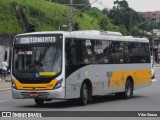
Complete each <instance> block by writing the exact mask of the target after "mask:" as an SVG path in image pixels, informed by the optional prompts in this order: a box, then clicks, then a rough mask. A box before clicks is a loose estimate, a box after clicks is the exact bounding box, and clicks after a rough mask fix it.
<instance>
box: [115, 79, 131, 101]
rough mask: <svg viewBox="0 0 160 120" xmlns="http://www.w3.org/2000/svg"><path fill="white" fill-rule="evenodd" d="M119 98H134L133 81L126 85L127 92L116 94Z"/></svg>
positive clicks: (128, 81)
mask: <svg viewBox="0 0 160 120" xmlns="http://www.w3.org/2000/svg"><path fill="white" fill-rule="evenodd" d="M115 96H116V97H118V98H123V99H129V98H131V97H132V96H133V83H132V82H131V80H127V81H126V84H125V91H124V92H121V93H115Z"/></svg>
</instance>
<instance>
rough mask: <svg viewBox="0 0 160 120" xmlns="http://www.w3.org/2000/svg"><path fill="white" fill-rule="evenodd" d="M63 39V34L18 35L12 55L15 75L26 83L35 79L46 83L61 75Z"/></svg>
mask: <svg viewBox="0 0 160 120" xmlns="http://www.w3.org/2000/svg"><path fill="white" fill-rule="evenodd" d="M62 41H63V36H62V35H27V36H18V37H16V38H15V41H14V47H13V56H12V57H13V59H12V74H13V75H14V77H15V78H17V79H18V80H19V81H21V82H22V81H23V82H24V81H25V83H28V82H29V81H28V80H30V82H31V81H33V80H35V79H36V80H38V81H39V82H40V81H41V82H42V83H43V82H44V83H45V82H49V81H51V80H52V79H54V78H55V77H57V76H58V75H60V74H61V72H62V52H63V42H62ZM47 79H48V80H47ZM44 80H45V81H44ZM38 81H37V82H38Z"/></svg>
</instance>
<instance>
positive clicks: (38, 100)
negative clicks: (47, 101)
mask: <svg viewBox="0 0 160 120" xmlns="http://www.w3.org/2000/svg"><path fill="white" fill-rule="evenodd" d="M34 101H35V103H36V105H37V106H41V105H43V104H44V100H43V99H34Z"/></svg>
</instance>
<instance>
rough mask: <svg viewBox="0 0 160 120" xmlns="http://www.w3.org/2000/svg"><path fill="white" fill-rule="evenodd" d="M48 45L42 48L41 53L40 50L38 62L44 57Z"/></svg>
mask: <svg viewBox="0 0 160 120" xmlns="http://www.w3.org/2000/svg"><path fill="white" fill-rule="evenodd" d="M49 47H50V46H47V47H45V48H44V50H43V51H42V54H41V52H40V55H39V62H41V61H42V60H43V59H44V57H45V56H46V53H47V51H48V49H49Z"/></svg>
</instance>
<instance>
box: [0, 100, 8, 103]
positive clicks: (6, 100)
mask: <svg viewBox="0 0 160 120" xmlns="http://www.w3.org/2000/svg"><path fill="white" fill-rule="evenodd" d="M5 101H8V100H1V101H0V103H1V102H5Z"/></svg>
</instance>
